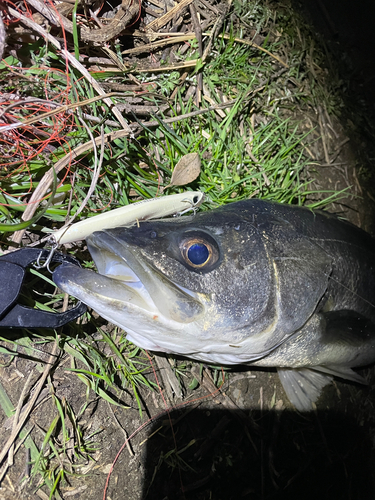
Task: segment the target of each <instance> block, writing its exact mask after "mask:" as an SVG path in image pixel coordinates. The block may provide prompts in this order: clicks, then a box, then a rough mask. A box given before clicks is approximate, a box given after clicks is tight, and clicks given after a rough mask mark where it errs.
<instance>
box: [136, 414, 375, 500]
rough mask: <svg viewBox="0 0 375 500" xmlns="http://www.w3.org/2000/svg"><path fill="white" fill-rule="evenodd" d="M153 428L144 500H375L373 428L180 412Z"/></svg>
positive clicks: (312, 417) (333, 418)
mask: <svg viewBox="0 0 375 500" xmlns="http://www.w3.org/2000/svg"><path fill="white" fill-rule="evenodd" d="M170 419H171V422H172V424H173V430H172V428H171V425H170V421H169V420H168V416H167V415H165V417H164V419H159V420H157V421H156V422H155V423H154V424H153V428H152V429H151V430H150V434H149V435H150V436H151V437H150V438H149V440H148V443H147V453H146V462H145V467H146V478H145V483H144V489H143V495H142V499H144V500H146V499H147V500H167V499H168V500H180V499H181V500H183V499H186V500H190V499H194V500H219V499H220V500H221V499H222V500H224V499H225V500H232V499H233V500H234V499H254V500H257V499H262V500H263V499H273V498H275V499H304V500H306V499H307V500H308V499H319V500H323V499H330V500H336V499H337V500H373V499H374V498H375V488H374V456H373V451H372V446H371V435H370V431H371V429H369V428H366V427H364V426H361V425H359V424H358V423H357V422H356V421H355V420H354V419H353V418H351V417H347V416H345V415H342V414H338V413H333V412H331V411H329V412H328V411H327V412H317V413H316V414H314V413H312V414H304V415H302V414H298V413H297V412H292V411H282V412H278V411H276V410H273V411H263V412H261V411H254V410H252V411H229V410H216V409H213V410H212V409H199V408H198V409H197V408H195V409H189V408H186V407H185V409H183V410H174V411H173V412H171V413H170Z"/></svg>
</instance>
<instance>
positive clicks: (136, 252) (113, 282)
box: [54, 207, 320, 364]
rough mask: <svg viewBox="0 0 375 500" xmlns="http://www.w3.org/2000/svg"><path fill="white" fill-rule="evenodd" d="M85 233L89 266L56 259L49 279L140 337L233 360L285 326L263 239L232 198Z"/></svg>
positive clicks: (253, 355) (247, 355)
mask: <svg viewBox="0 0 375 500" xmlns="http://www.w3.org/2000/svg"><path fill="white" fill-rule="evenodd" d="M86 241H87V245H88V249H89V251H90V253H91V255H92V257H93V260H94V262H95V264H96V267H97V270H98V273H94V272H92V271H89V270H83V269H82V270H81V269H79V270H77V268H76V266H74V269H73V268H69V266H60V267H59V268H58V269H57V270H56V271H55V274H54V281H55V282H56V283H57V285H58V286H59V287H60V288H62V289H63V290H64V291H66V292H67V293H69V294H70V295H73V296H75V297H77V298H79V299H80V300H82V301H83V302H85V303H86V304H87V305H89V306H90V307H92V308H93V309H94V310H95V311H96V312H97V313H99V314H100V315H101V316H102V317H104V318H106V319H108V320H109V321H111V322H112V323H114V324H116V325H118V326H120V327H122V328H124V329H125V330H126V332H127V334H128V338H129V339H130V340H132V341H133V342H134V343H135V344H136V345H138V346H140V347H143V348H146V349H150V350H155V351H162V352H168V353H175V354H181V355H185V356H188V357H192V358H195V359H201V360H205V361H208V362H214V363H222V364H237V363H239V362H247V361H250V360H252V359H258V358H259V357H261V356H264V355H265V354H267V353H268V352H270V350H271V349H273V348H274V347H275V346H276V345H278V344H279V343H280V342H281V341H282V339H284V338H285V335H287V334H288V333H290V332H292V331H294V329H295V326H296V325H295V321H294V323H293V325H288V324H287V321H286V320H285V318H283V315H282V308H283V304H282V301H281V300H280V297H279V291H280V286H281V284H280V283H279V281H280V277H278V276H277V272H275V265H274V256H273V255H272V253H271V254H270V251H269V248H268V246H269V245H267V239H266V238H265V237H264V234H263V231H260V230H259V228H258V227H257V225H256V224H255V223H254V220H253V218H252V217H251V216H250V215H249V214H244V215H243V216H241V215H240V214H239V213H238V212H237V211H236V209H235V208H232V209H228V208H227V207H225V208H224V209H218V210H214V211H209V212H204V213H201V214H197V215H194V216H192V217H180V218H175V219H171V220H162V221H145V222H141V223H140V225H139V226H133V227H119V228H115V229H108V230H104V231H99V232H95V233H93V234H92V235H91V236H89V237H88V238H87V240H86ZM297 293H298V291H297ZM319 294H320V292H318V293H317V296H316V297H315V298H314V300H313V302H314V303H311V304H310V306H309V314H311V313H312V311H313V310H314V308H315V306H316V303H317V301H318V300H319ZM288 306H289V305H288ZM304 321H306V318H301V320H300V323H301V324H303V322H304Z"/></svg>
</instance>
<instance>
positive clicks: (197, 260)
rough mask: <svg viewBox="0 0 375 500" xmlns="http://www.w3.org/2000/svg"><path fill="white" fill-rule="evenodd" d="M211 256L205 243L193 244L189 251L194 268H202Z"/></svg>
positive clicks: (188, 254)
mask: <svg viewBox="0 0 375 500" xmlns="http://www.w3.org/2000/svg"><path fill="white" fill-rule="evenodd" d="M209 256H210V250H209V249H208V247H207V245H205V244H204V243H193V244H192V245H191V247H190V248H189V249H188V251H187V257H188V259H189V260H190V262H191V263H192V264H193V265H194V266H202V265H203V264H205V263H206V262H207V260H208V257H209Z"/></svg>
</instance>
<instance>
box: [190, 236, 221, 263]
mask: <svg viewBox="0 0 375 500" xmlns="http://www.w3.org/2000/svg"><path fill="white" fill-rule="evenodd" d="M180 249H181V253H182V257H183V259H184V261H185V263H186V264H188V265H189V266H190V267H193V268H194V269H202V270H203V269H206V268H207V266H209V267H211V264H215V263H216V262H217V260H218V258H219V253H218V250H217V248H216V245H213V244H212V243H211V242H210V241H207V239H205V238H200V237H190V238H188V239H185V240H184V241H182V244H181V245H180Z"/></svg>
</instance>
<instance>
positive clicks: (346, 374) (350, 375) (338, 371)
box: [314, 366, 368, 385]
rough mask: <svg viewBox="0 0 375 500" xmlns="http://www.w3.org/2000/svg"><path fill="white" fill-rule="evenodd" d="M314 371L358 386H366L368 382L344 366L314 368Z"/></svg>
mask: <svg viewBox="0 0 375 500" xmlns="http://www.w3.org/2000/svg"><path fill="white" fill-rule="evenodd" d="M314 370H317V371H319V372H324V373H327V374H329V375H334V376H335V377H339V378H344V379H345V380H351V381H352V382H358V383H359V384H363V385H368V382H367V381H366V380H365V379H364V378H363V377H362V376H361V375H359V374H358V373H356V372H355V371H353V370H352V369H351V368H348V367H346V366H314Z"/></svg>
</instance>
